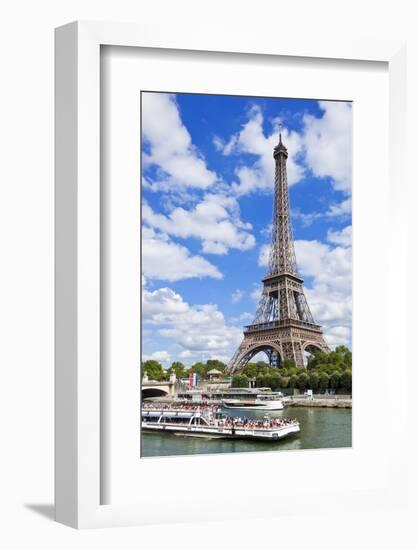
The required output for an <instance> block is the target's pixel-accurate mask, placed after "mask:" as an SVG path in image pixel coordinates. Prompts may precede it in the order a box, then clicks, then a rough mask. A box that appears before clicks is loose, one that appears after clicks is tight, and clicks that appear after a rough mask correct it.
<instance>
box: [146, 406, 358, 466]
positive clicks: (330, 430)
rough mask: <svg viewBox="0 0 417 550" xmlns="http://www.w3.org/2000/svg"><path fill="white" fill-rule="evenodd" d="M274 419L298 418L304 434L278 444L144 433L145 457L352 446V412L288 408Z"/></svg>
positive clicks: (254, 414) (250, 414) (249, 414)
mask: <svg viewBox="0 0 417 550" xmlns="http://www.w3.org/2000/svg"><path fill="white" fill-rule="evenodd" d="M223 412H225V413H226V414H228V415H230V416H243V415H244V416H246V417H249V418H259V419H262V418H263V417H264V415H265V412H262V411H238V410H227V409H226V410H224V411H223ZM268 414H269V416H271V417H277V418H279V417H287V418H296V419H297V420H298V421H299V423H300V428H301V431H300V433H299V434H297V435H296V436H293V437H290V438H288V439H283V440H282V441H277V442H269V441H268V442H261V441H240V440H237V439H234V440H228V439H203V438H193V437H184V436H176V435H171V434H169V435H168V434H164V435H162V434H158V433H143V434H142V453H141V454H142V457H150V456H171V455H192V454H212V453H242V452H247V451H258V452H259V451H281V450H296V449H330V448H337V447H351V446H352V409H338V408H321V407H311V408H310V407H288V408H286V409H285V410H284V411H273V412H272V411H271V412H269V413H268Z"/></svg>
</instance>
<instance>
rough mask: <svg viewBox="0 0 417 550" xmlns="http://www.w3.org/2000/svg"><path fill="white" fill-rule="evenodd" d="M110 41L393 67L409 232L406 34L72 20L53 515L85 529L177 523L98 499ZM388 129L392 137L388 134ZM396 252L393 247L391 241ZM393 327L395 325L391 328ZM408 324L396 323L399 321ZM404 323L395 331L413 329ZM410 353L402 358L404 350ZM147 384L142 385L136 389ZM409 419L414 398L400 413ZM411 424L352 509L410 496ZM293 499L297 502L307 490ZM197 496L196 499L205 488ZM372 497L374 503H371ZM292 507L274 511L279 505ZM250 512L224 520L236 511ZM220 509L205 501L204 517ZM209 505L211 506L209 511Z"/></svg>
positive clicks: (394, 309) (59, 163) (402, 307)
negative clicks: (407, 453)
mask: <svg viewBox="0 0 417 550" xmlns="http://www.w3.org/2000/svg"><path fill="white" fill-rule="evenodd" d="M102 45H113V46H128V47H141V48H168V49H173V50H190V51H193V50H194V51H207V52H223V53H224V52H228V53H235V54H254V55H269V56H290V57H293V58H327V59H334V60H346V59H349V60H359V61H381V62H385V63H388V70H389V85H390V90H389V123H390V131H389V141H390V151H391V153H392V162H391V164H390V175H389V177H390V188H391V191H392V205H391V206H392V218H391V220H390V222H391V224H392V230H391V235H392V239H394V240H397V242H398V240H399V239H401V237H402V236H404V235H405V232H406V216H405V211H404V208H403V206H404V205H403V204H402V202H401V197H402V192H403V190H404V189H405V185H406V182H405V175H404V172H403V166H404V164H405V160H404V154H405V153H404V152H405V143H404V141H405V130H404V128H405V120H406V109H405V93H406V92H405V45H404V44H403V43H401V42H387V41H384V40H381V41H363V42H343V41H341V42H337V43H332V44H329V43H327V42H326V41H325V40H323V41H321V40H317V41H314V42H311V41H309V40H305V41H303V40H299V38H297V40H294V41H293V42H288V40H287V39H285V40H284V39H282V40H280V38H279V37H278V38H277V37H273V38H272V37H269V36H266V35H265V36H262V35H256V36H249V37H248V36H247V35H246V34H245V32H244V31H239V30H235V31H233V33H231V32H230V31H229V30H228V31H227V32H226V31H224V32H221V30H219V31H218V32H216V33H215V34H213V33H212V32H211V30H210V29H204V28H197V29H196V28H194V29H187V32H185V33H183V32H178V30H176V29H171V28H169V27H152V28H151V27H145V26H137V25H126V24H113V23H90V22H75V23H70V24H69V25H65V26H63V27H60V28H58V29H57V30H56V245H55V246H56V375H55V376H56V422H55V426H56V432H55V433H56V473H55V475H56V501H55V505H56V519H57V521H60V522H62V523H64V524H67V525H70V526H72V527H77V528H88V527H104V526H120V525H134V524H140V523H152V522H156V521H158V522H160V521H161V518H162V520H163V521H174V520H175V519H176V518H175V514H174V513H173V508H172V507H171V504H170V505H168V504H167V506H166V510H164V513H163V514H162V515H161V510H156V511H155V510H152V509H151V507H150V508H149V509H147V510H144V509H143V508H140V507H138V506H135V505H134V504H128V503H126V504H117V505H113V504H106V505H103V504H101V502H102V499H101V472H100V464H101V462H102V461H101V453H102V447H101V444H100V442H101V420H100V418H101V415H102V414H103V410H101V400H100V391H101V385H100V349H101V346H100V330H101V329H100V327H101V321H100V319H101V318H100V302H101V299H100V292H101V289H100V269H101V265H100V48H101V46H102ZM387 138H388V136H387ZM390 250H391V249H390ZM395 254H396V257H395V258H392V260H393V263H395V265H396V269H397V276H398V274H399V276H400V277H401V276H404V289H405V257H404V253H403V251H402V250H401V249H398V251H397V252H396V253H395ZM389 308H390V315H392V316H397V318H403V319H404V322H405V318H406V315H405V312H406V300H405V291H404V294H400V296H399V298H398V299H396V300H395V301H393V300H392V301H391V302H390V305H389ZM393 330H394V329H393ZM397 330H399V329H397ZM404 334H405V331H403V333H402V335H401V334H396V337H397V336H399V337H400V338H403V339H404V338H405V336H404ZM401 354H403V355H401ZM404 354H405V346H403V351H401V349H400V350H399V357H398V361H399V364H400V366H399V367H398V375H399V393H400V395H401V391H403V395H404V394H405V391H404V387H405V380H406V370H405V365H406V360H405V356H404ZM138 391H139V390H138ZM399 414H400V415H403V417H402V418H399V420H404V418H405V407H403V408H402V409H401V411H400V413H399ZM402 430H404V433H405V427H404V428H403V427H401V433H400V434H399V438H398V450H397V452H396V453H395V454H394V455H393V457H392V460H391V463H390V468H391V470H392V472H391V473H392V475H389V476H388V478H387V483H386V486H385V487H384V489H383V490H368V491H366V490H364V491H361V492H360V494H359V493H358V494H355V495H342V494H341V495H340V497H341V499H345V503H346V506H348V505H349V506H352V507H357V506H358V504H359V503H361V505H362V506H364V505H366V503H368V504H369V503H373V504H375V503H376V502H379V503H382V504H383V503H385V504H386V503H387V502H391V503H399V502H402V501H403V500H404V499H405V490H406V478H405V477H404V474H403V473H402V467H401V464H402V460H403V455H402V452H403V447H402V443H401V434H402ZM293 497H294V498H293V499H291V498H290V497H288V498H287V500H286V503H285V509H286V510H289V509H291V507H292V506H295V504H296V502H297V499H300V494H294V495H293ZM302 497H303V503H304V504H303V506H304V508H305V509H307V508H308V507H309V506H310V507H311V506H313V505H314V506H315V509H316V510H317V509H319V508H322V507H324V506H325V500H326V495H325V494H324V493H323V495H322V497H323V498H322V502H321V504H318V505H317V495H316V494H305V495H302ZM196 502H197V503H198V497H197V495H196ZM373 504H372V505H373ZM283 511H284V507H280V506H276V507H274V508H271V510H270V512H268V513H271V514H279V513H282V512H283ZM239 513H241V511H239V510H237V511H236V513H235V514H234V513H233V512H231V513H230V514H229V516H226V517H236V514H237V515H238V514H239ZM207 514H208V519H210V517H213V518H215V517H216V514H215V510H214V509H213V510H210V509H207V511H206V519H207ZM210 514H212V515H210Z"/></svg>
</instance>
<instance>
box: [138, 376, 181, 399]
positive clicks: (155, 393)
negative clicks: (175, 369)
mask: <svg viewBox="0 0 417 550" xmlns="http://www.w3.org/2000/svg"><path fill="white" fill-rule="evenodd" d="M176 385H177V382H176V380H175V379H170V380H162V381H158V380H147V379H146V378H143V380H142V398H143V399H146V398H147V397H168V396H169V397H174V396H175V393H176V392H175V389H176Z"/></svg>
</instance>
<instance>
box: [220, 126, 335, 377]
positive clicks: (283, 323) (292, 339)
mask: <svg viewBox="0 0 417 550" xmlns="http://www.w3.org/2000/svg"><path fill="white" fill-rule="evenodd" d="M287 158H288V151H287V148H286V147H285V146H284V144H283V143H282V140H281V134H280V135H279V143H278V145H277V146H276V147H275V148H274V159H275V193H274V208H273V225H272V239H271V249H270V253H269V264H268V272H267V275H266V276H265V277H264V278H263V279H262V282H263V285H264V286H263V290H262V295H261V298H260V300H259V304H258V307H257V310H256V314H255V319H254V320H253V322H252V324H251V325H248V326H246V327H245V330H244V332H243V334H244V337H243V341H242V343H241V344H240V346H239V348H238V349H237V351H236V353H235V354H234V355H233V357H232V359H231V360H230V362H229V364H228V366H227V372H228V373H229V374H232V373H235V372H238V371H240V370H241V369H243V367H244V366H245V365H246V364H247V363H248V362H249V361H250V360H251V358H252V357H253V356H254V355H256V354H257V353H259V352H261V351H263V352H265V353H266V355H267V356H268V359H269V363H270V365H271V366H272V367H279V366H280V364H281V362H282V361H283V360H284V359H293V360H294V362H295V364H296V366H297V367H303V366H304V352H314V351H316V350H320V351H325V352H328V351H330V349H329V347H328V345H327V343H326V341H325V340H324V337H323V332H322V330H321V327H320V325H317V324H316V323H315V322H314V319H313V316H312V314H311V311H310V308H309V307H308V303H307V300H306V297H305V295H304V291H303V282H304V281H303V279H301V278H300V276H299V274H298V270H297V262H296V258H295V250H294V240H293V236H292V226H291V215H290V203H289V197H288V183H287Z"/></svg>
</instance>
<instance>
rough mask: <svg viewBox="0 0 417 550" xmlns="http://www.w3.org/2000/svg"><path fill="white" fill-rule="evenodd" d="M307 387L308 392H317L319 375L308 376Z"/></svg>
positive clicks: (315, 373) (313, 373)
mask: <svg viewBox="0 0 417 550" xmlns="http://www.w3.org/2000/svg"><path fill="white" fill-rule="evenodd" d="M309 386H310V388H309V389H310V390H313V391H317V389H318V387H319V375H318V374H317V372H312V373H311V374H310V376H309Z"/></svg>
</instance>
